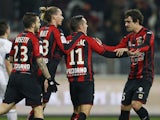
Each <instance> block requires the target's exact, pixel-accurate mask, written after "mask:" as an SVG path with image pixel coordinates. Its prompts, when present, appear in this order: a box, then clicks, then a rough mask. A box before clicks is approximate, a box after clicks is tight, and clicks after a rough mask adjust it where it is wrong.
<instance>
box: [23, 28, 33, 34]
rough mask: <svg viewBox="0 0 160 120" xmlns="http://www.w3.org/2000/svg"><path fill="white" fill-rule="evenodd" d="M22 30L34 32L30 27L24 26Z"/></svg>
mask: <svg viewBox="0 0 160 120" xmlns="http://www.w3.org/2000/svg"><path fill="white" fill-rule="evenodd" d="M24 31H28V32H32V33H35V32H34V29H31V28H25V29H24Z"/></svg>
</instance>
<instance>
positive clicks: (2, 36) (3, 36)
mask: <svg viewBox="0 0 160 120" xmlns="http://www.w3.org/2000/svg"><path fill="white" fill-rule="evenodd" d="M0 38H2V39H7V38H8V36H7V35H1V36H0Z"/></svg>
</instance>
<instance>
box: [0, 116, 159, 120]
mask: <svg viewBox="0 0 160 120" xmlns="http://www.w3.org/2000/svg"><path fill="white" fill-rule="evenodd" d="M0 120H7V118H6V117H5V116H3V117H2V116H0ZM18 120H26V117H24V116H19V117H18ZM45 120H70V118H69V117H67V116H62V117H60V116H58V117H54V116H46V117H45ZM87 120H118V116H116V117H113V116H112V117H108V116H104V117H101V116H100V117H98V116H94V117H93V116H91V117H89V118H88V119H87ZM130 120H139V118H138V117H131V119H130ZM151 120H160V116H156V117H151Z"/></svg>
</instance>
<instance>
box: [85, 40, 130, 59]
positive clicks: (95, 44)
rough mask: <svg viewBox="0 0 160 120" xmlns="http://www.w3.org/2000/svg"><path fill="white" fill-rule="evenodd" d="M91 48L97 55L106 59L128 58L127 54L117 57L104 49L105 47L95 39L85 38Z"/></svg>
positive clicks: (114, 53)
mask: <svg viewBox="0 0 160 120" xmlns="http://www.w3.org/2000/svg"><path fill="white" fill-rule="evenodd" d="M87 39H88V41H89V44H90V46H91V48H92V49H93V50H94V51H95V52H97V53H98V54H100V55H102V56H104V57H107V58H118V57H128V54H127V53H124V54H123V55H122V56H117V55H116V52H114V51H109V50H106V49H105V46H104V45H103V44H102V43H101V42H100V41H99V40H97V39H93V38H89V37H87Z"/></svg>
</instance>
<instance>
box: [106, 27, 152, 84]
mask: <svg viewBox="0 0 160 120" xmlns="http://www.w3.org/2000/svg"><path fill="white" fill-rule="evenodd" d="M116 48H128V49H129V50H132V51H135V50H137V49H138V50H139V52H140V54H139V55H138V56H130V61H131V65H130V69H131V70H130V73H129V79H141V78H143V79H144V80H150V81H152V80H153V78H154V34H153V32H152V31H150V30H148V29H147V28H144V27H143V28H142V29H141V30H140V31H139V32H138V33H133V32H132V33H130V34H128V35H127V36H125V37H124V38H123V39H122V40H121V41H120V43H119V44H118V45H117V46H115V47H109V46H106V49H110V50H114V49H116Z"/></svg>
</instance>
